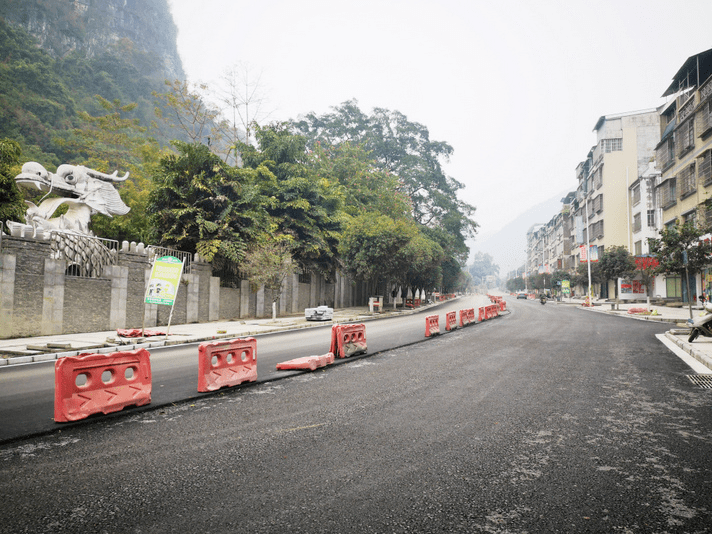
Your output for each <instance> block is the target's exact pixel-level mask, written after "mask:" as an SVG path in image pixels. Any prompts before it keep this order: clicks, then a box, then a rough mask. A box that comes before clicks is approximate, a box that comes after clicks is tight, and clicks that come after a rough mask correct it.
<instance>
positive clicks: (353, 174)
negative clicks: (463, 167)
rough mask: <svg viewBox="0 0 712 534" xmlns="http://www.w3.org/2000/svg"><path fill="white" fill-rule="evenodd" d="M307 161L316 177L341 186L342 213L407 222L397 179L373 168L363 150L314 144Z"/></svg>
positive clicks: (346, 145) (407, 210)
mask: <svg viewBox="0 0 712 534" xmlns="http://www.w3.org/2000/svg"><path fill="white" fill-rule="evenodd" d="M309 161H310V165H311V166H312V167H313V169H314V171H315V172H316V174H317V176H319V177H320V178H324V179H327V180H336V181H337V182H338V183H339V184H340V185H341V186H343V190H344V194H345V200H344V210H345V211H346V212H347V213H348V214H349V215H352V216H354V217H355V216H358V215H361V214H363V213H365V212H367V211H368V212H377V213H380V214H383V215H389V216H390V217H393V218H395V219H398V218H410V216H411V206H410V202H409V201H408V198H407V196H406V195H405V194H404V193H402V192H401V191H400V180H398V177H397V176H395V175H394V174H392V173H389V172H386V171H382V170H379V169H378V168H377V167H375V166H374V165H373V161H372V160H371V159H370V157H369V155H368V153H367V152H366V151H365V150H364V149H363V148H362V147H360V146H357V145H353V144H351V143H348V142H346V143H342V144H340V145H336V146H332V145H326V144H322V143H316V145H315V146H314V147H313V150H312V153H311V158H310V160H309Z"/></svg>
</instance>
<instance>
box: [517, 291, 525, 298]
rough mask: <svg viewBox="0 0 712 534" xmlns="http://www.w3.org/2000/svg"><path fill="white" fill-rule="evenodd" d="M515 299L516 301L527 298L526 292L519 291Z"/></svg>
mask: <svg viewBox="0 0 712 534" xmlns="http://www.w3.org/2000/svg"><path fill="white" fill-rule="evenodd" d="M517 298H518V299H526V298H527V294H526V292H525V291H520V292H519V293H517Z"/></svg>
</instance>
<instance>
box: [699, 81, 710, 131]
mask: <svg viewBox="0 0 712 534" xmlns="http://www.w3.org/2000/svg"><path fill="white" fill-rule="evenodd" d="M708 87H710V88H712V85H709V84H708ZM697 117H698V118H697V126H698V128H697V129H698V130H699V131H700V133H699V136H700V137H704V136H705V135H706V134H708V133H709V132H710V130H712V102H710V101H707V102H705V103H704V104H702V107H701V109H700V111H698V112H697Z"/></svg>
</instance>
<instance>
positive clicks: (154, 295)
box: [146, 256, 183, 306]
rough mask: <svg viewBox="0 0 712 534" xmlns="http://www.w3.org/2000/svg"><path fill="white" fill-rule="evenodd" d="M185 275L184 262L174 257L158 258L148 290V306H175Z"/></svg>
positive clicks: (152, 270)
mask: <svg viewBox="0 0 712 534" xmlns="http://www.w3.org/2000/svg"><path fill="white" fill-rule="evenodd" d="M182 274H183V262H182V261H181V260H179V259H178V258H176V257H174V256H162V257H160V258H156V260H155V261H154V262H153V268H152V269H151V280H150V281H149V282H148V288H147V289H146V304H165V305H166V306H173V303H174V302H175V299H176V293H177V292H178V285H179V284H180V277H181V275H182Z"/></svg>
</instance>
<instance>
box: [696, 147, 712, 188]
mask: <svg viewBox="0 0 712 534" xmlns="http://www.w3.org/2000/svg"><path fill="white" fill-rule="evenodd" d="M699 162H700V165H699V169H698V171H697V173H698V176H699V179H700V182H702V185H704V186H708V185H710V184H712V151H710V150H707V151H706V152H705V153H704V154H702V155H701V156H700V157H699Z"/></svg>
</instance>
